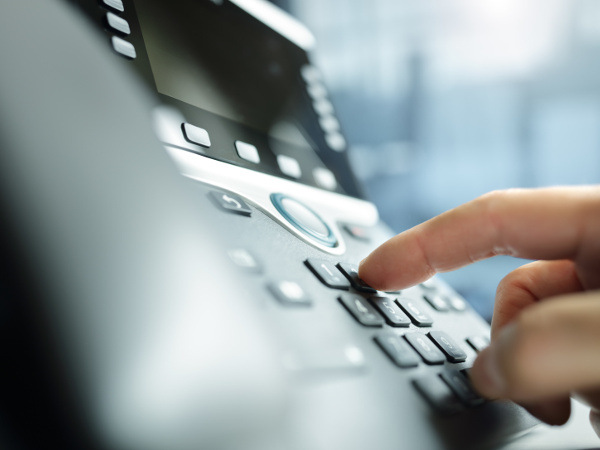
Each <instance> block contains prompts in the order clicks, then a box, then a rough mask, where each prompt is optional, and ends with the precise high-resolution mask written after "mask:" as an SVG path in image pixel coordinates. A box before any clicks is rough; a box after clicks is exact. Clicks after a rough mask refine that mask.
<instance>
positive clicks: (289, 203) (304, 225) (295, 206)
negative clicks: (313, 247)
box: [271, 194, 338, 247]
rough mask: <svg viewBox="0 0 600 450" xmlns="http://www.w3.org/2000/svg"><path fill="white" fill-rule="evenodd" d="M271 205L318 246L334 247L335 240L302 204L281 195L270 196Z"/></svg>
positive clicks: (329, 231)
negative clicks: (318, 244)
mask: <svg viewBox="0 0 600 450" xmlns="http://www.w3.org/2000/svg"><path fill="white" fill-rule="evenodd" d="M271 201H272V202H273V205H274V206H275V208H276V209H277V211H279V212H280V213H281V215H282V216H283V217H284V218H285V219H286V220H287V221H288V222H289V223H291V224H292V225H293V226H294V227H295V228H296V229H298V230H299V231H301V232H302V233H304V234H305V235H307V236H308V237H310V238H312V239H314V240H315V241H317V242H318V243H320V244H324V245H326V246H328V247H335V246H336V245H337V243H338V242H337V239H336V237H335V235H334V234H333V231H331V228H329V226H328V225H327V224H326V223H325V222H324V221H323V219H321V218H320V217H319V216H318V214H317V213H315V212H314V211H313V210H312V209H310V208H308V207H307V206H305V205H304V204H303V203H301V202H299V201H298V200H295V199H293V198H291V197H288V196H286V195H283V194H271Z"/></svg>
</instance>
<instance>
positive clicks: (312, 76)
mask: <svg viewBox="0 0 600 450" xmlns="http://www.w3.org/2000/svg"><path fill="white" fill-rule="evenodd" d="M300 74H301V75H302V78H303V79H304V81H305V82H306V83H308V84H312V83H316V82H317V81H320V80H321V72H320V71H319V69H317V68H316V67H315V66H313V65H310V64H307V65H305V66H303V67H302V69H300Z"/></svg>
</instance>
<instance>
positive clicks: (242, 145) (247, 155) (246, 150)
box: [235, 141, 260, 164]
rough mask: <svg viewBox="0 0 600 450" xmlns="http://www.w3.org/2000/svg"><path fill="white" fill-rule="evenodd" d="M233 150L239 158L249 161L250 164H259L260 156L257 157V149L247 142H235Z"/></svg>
mask: <svg viewBox="0 0 600 450" xmlns="http://www.w3.org/2000/svg"><path fill="white" fill-rule="evenodd" d="M235 149H236V151H237V154H238V156H239V157H240V158H242V159H245V160H246V161H250V162H251V163H254V164H258V163H259V162H260V156H259V155H258V149H257V148H256V147H255V146H254V145H252V144H248V143H247V142H242V141H235Z"/></svg>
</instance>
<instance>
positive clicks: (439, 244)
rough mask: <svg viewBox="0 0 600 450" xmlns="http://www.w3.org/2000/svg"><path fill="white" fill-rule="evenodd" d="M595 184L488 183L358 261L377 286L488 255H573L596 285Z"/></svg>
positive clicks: (598, 222) (389, 286) (599, 244)
mask: <svg viewBox="0 0 600 450" xmlns="http://www.w3.org/2000/svg"><path fill="white" fill-rule="evenodd" d="M598 230H600V187H575V188H566V187H565V188H546V189H514V190H507V191H495V192H491V193H489V194H486V195H484V196H481V197H479V198H477V199H475V200H473V201H471V202H468V203H465V204H464V205H462V206H459V207H457V208H455V209H452V210H450V211H447V212H446V213H444V214H441V215H440V216H437V217H435V218H433V219H431V220H429V221H427V222H425V223H422V224H420V225H418V226H416V227H414V228H412V229H410V230H408V231H406V232H404V233H401V234H399V235H398V236H395V237H394V238H392V239H390V240H389V241H387V242H386V243H384V244H382V245H381V246H380V247H378V248H377V249H375V250H374V251H373V252H372V253H371V254H370V255H369V256H368V257H367V258H366V259H365V260H363V261H362V262H361V265H360V269H359V275H360V277H361V278H362V279H363V280H365V281H366V282H367V283H368V284H370V285H371V286H373V287H375V288H377V289H381V290H384V291H385V290H397V289H404V288H406V287H408V286H412V285H414V284H417V283H419V282H421V281H424V280H426V279H427V278H429V277H431V276H432V275H433V274H435V273H436V272H446V271H449V270H453V269H457V268H459V267H462V266H464V265H466V264H469V263H472V262H474V261H478V260H481V259H484V258H488V257H490V256H494V255H500V254H502V255H513V256H518V257H521V258H527V259H544V260H551V259H571V260H573V261H576V262H580V264H578V267H582V268H583V269H581V270H580V273H579V277H580V279H581V280H582V282H583V285H584V287H585V288H586V289H592V288H597V287H600V280H599V279H598V278H599V277H598V276H597V274H598V273H599V271H600V258H598V254H600V239H598Z"/></svg>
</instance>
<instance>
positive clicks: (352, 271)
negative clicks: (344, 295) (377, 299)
mask: <svg viewBox="0 0 600 450" xmlns="http://www.w3.org/2000/svg"><path fill="white" fill-rule="evenodd" d="M337 267H338V269H340V271H341V272H342V273H343V274H344V275H345V276H346V278H348V281H350V284H351V285H352V287H353V288H354V289H356V290H357V291H362V292H369V293H372V294H374V293H376V292H377V290H376V289H373V288H372V287H371V286H369V285H368V284H367V283H365V282H364V281H363V280H362V279H361V278H360V277H359V276H358V266H356V265H354V264H348V263H339V264H338V265H337Z"/></svg>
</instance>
